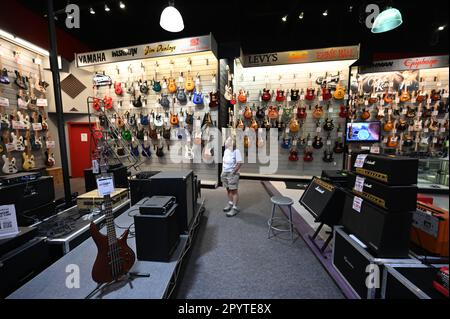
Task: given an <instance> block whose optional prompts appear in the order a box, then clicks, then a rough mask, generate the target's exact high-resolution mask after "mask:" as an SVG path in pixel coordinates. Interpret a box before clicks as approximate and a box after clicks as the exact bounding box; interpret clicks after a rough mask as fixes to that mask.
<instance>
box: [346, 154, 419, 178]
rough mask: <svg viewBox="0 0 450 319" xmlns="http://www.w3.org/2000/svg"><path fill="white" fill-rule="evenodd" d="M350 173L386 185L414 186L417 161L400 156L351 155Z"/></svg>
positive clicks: (417, 166)
mask: <svg viewBox="0 0 450 319" xmlns="http://www.w3.org/2000/svg"><path fill="white" fill-rule="evenodd" d="M351 167H352V171H354V172H356V173H357V174H359V175H363V176H366V177H369V178H372V179H375V180H377V181H379V182H382V183H384V184H387V185H397V186H401V185H404V186H406V185H415V184H417V174H418V168H419V160H418V159H416V158H408V157H401V156H393V155H390V156H382V155H373V154H353V155H352V166H351Z"/></svg>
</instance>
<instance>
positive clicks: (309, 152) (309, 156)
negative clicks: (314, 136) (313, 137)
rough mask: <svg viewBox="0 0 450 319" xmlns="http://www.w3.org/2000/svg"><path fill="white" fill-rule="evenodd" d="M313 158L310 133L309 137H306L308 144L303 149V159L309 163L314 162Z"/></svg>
mask: <svg viewBox="0 0 450 319" xmlns="http://www.w3.org/2000/svg"><path fill="white" fill-rule="evenodd" d="M313 159H314V158H313V150H312V149H311V141H310V135H309V134H308V137H307V138H306V146H305V149H304V150H303V161H304V162H307V163H309V162H312V161H313Z"/></svg>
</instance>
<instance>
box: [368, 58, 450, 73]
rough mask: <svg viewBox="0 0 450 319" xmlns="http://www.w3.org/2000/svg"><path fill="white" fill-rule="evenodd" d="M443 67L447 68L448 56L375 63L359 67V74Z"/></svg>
mask: <svg viewBox="0 0 450 319" xmlns="http://www.w3.org/2000/svg"><path fill="white" fill-rule="evenodd" d="M445 67H448V55H439V56H427V57H419V58H406V59H398V60H385V61H377V62H374V63H373V64H372V65H368V66H361V67H360V68H359V69H360V70H359V72H360V73H373V72H388V71H408V70H409V71H412V70H421V69H434V68H445Z"/></svg>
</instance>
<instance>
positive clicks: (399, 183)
mask: <svg viewBox="0 0 450 319" xmlns="http://www.w3.org/2000/svg"><path fill="white" fill-rule="evenodd" d="M417 172H418V160H417V159H413V158H406V157H396V156H382V155H372V154H356V155H353V156H352V172H349V176H348V184H347V192H346V199H345V203H344V210H343V215H342V225H343V226H344V228H345V230H346V231H347V232H348V233H349V234H352V235H354V236H356V237H357V238H358V239H359V240H360V241H361V242H363V243H364V244H365V245H367V247H368V250H369V251H370V252H371V253H372V254H373V256H375V257H377V258H407V257H408V253H409V243H410V229H411V222H412V216H413V213H414V211H415V210H416V202H417V186H416V185H415V184H416V183H417Z"/></svg>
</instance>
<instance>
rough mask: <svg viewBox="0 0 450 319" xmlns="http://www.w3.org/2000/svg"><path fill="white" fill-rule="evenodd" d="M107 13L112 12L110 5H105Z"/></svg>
mask: <svg viewBox="0 0 450 319" xmlns="http://www.w3.org/2000/svg"><path fill="white" fill-rule="evenodd" d="M105 11H106V12H109V11H111V9H110V8H109V7H108V5H107V4H106V3H105Z"/></svg>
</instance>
